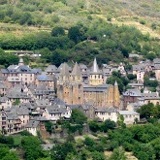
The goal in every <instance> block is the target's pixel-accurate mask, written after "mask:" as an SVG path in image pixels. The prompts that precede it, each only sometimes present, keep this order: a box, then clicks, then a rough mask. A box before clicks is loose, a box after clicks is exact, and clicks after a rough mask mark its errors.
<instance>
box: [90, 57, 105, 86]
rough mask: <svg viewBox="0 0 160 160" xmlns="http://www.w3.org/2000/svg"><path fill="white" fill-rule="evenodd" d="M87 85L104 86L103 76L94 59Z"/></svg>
mask: <svg viewBox="0 0 160 160" xmlns="http://www.w3.org/2000/svg"><path fill="white" fill-rule="evenodd" d="M89 84H90V85H93V86H97V85H101V84H104V79H103V75H102V73H101V72H100V70H99V68H98V65H97V60H96V58H95V59H94V62H93V67H92V72H91V74H90V76H89Z"/></svg>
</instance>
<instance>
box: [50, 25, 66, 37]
mask: <svg viewBox="0 0 160 160" xmlns="http://www.w3.org/2000/svg"><path fill="white" fill-rule="evenodd" d="M51 35H52V36H54V37H58V36H64V35H65V30H64V28H63V27H55V28H53V29H52V32H51Z"/></svg>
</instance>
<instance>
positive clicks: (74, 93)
mask: <svg viewBox="0 0 160 160" xmlns="http://www.w3.org/2000/svg"><path fill="white" fill-rule="evenodd" d="M57 97H58V98H60V99H63V100H64V102H65V103H66V104H68V105H71V104H82V102H83V86H82V75H81V71H80V68H79V66H78V64H77V63H76V64H75V66H74V68H73V70H72V72H71V74H70V73H69V66H68V65H67V64H66V63H63V66H62V69H61V71H60V75H59V80H58V82H57Z"/></svg>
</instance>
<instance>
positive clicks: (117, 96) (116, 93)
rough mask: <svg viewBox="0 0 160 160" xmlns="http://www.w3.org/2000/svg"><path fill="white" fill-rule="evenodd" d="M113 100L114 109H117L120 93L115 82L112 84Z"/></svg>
mask: <svg viewBox="0 0 160 160" xmlns="http://www.w3.org/2000/svg"><path fill="white" fill-rule="evenodd" d="M113 98H114V107H116V108H119V106H120V93H119V89H118V84H117V81H115V83H114V93H113Z"/></svg>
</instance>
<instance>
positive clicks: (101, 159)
mask: <svg viewBox="0 0 160 160" xmlns="http://www.w3.org/2000/svg"><path fill="white" fill-rule="evenodd" d="M92 159H93V160H105V159H106V158H105V156H104V154H103V153H102V152H97V151H94V152H92Z"/></svg>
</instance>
